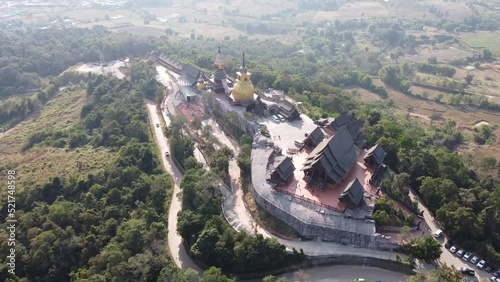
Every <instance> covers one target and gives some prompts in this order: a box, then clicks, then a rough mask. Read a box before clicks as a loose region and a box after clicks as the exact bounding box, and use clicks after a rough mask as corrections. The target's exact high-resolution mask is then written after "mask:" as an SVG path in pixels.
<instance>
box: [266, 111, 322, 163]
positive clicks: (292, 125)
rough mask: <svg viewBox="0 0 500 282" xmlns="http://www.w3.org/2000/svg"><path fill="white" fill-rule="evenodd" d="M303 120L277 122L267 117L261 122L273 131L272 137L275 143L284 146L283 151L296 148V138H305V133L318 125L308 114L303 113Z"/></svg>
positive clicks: (270, 131)
mask: <svg viewBox="0 0 500 282" xmlns="http://www.w3.org/2000/svg"><path fill="white" fill-rule="evenodd" d="M300 117H301V118H302V119H301V120H294V121H285V122H280V123H277V122H275V121H273V120H272V119H271V117H269V118H266V119H261V120H260V121H259V122H261V123H264V124H265V125H266V126H267V129H268V130H269V133H271V139H272V140H273V141H274V144H276V145H278V146H279V147H281V148H283V153H285V152H286V149H288V148H295V149H297V146H295V144H294V141H295V140H303V139H304V138H305V135H304V134H306V133H307V134H309V133H311V132H312V131H313V130H314V129H315V128H316V127H317V125H315V124H314V122H313V121H312V119H310V118H309V117H308V116H306V115H304V114H301V115H300Z"/></svg>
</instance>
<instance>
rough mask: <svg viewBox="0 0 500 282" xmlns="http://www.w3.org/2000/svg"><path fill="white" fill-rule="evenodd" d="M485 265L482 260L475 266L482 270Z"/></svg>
mask: <svg viewBox="0 0 500 282" xmlns="http://www.w3.org/2000/svg"><path fill="white" fill-rule="evenodd" d="M485 264H486V262H485V261H484V260H480V261H479V262H478V263H477V264H476V266H477V268H479V269H483V268H484V265H485Z"/></svg>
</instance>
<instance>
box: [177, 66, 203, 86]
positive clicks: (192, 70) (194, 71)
mask: <svg viewBox="0 0 500 282" xmlns="http://www.w3.org/2000/svg"><path fill="white" fill-rule="evenodd" d="M181 74H182V78H183V79H184V80H186V81H187V82H188V83H189V84H191V85H193V84H195V83H196V82H198V77H199V76H200V70H199V69H198V68H197V67H195V66H193V65H190V64H185V65H183V66H182V70H181Z"/></svg>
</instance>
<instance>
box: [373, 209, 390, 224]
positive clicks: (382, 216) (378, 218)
mask: <svg viewBox="0 0 500 282" xmlns="http://www.w3.org/2000/svg"><path fill="white" fill-rule="evenodd" d="M373 219H374V220H375V223H377V225H378V226H384V225H387V224H389V222H390V221H391V219H390V217H389V215H388V214H387V212H386V211H383V210H377V211H376V212H375V213H374V214H373Z"/></svg>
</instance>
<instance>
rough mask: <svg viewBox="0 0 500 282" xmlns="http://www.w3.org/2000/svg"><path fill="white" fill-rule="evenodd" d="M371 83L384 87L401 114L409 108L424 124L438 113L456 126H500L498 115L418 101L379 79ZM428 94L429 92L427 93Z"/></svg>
mask: <svg viewBox="0 0 500 282" xmlns="http://www.w3.org/2000/svg"><path fill="white" fill-rule="evenodd" d="M373 83H374V84H375V85H377V86H384V87H386V89H387V93H388V94H389V98H390V99H392V100H393V101H394V104H395V105H396V106H397V107H398V108H399V110H400V111H401V112H404V113H407V111H408V108H409V107H411V108H412V113H414V114H415V115H413V116H414V117H417V118H419V119H421V120H422V121H423V122H426V123H428V119H429V117H430V115H432V114H433V113H439V114H441V115H442V117H443V118H444V119H447V118H451V119H453V120H454V121H455V122H457V123H458V124H463V125H470V126H472V125H474V124H476V123H477V122H479V121H481V120H485V121H488V122H490V123H496V124H500V113H496V112H491V111H486V110H479V109H477V108H470V107H453V106H449V105H445V104H442V103H436V102H433V101H429V100H423V99H418V98H417V97H414V96H408V95H405V94H403V93H401V92H399V91H396V90H394V89H392V88H390V87H388V86H387V85H385V84H384V83H383V82H382V81H380V79H373ZM416 93H418V92H416ZM429 93H431V92H430V91H429ZM419 94H421V93H419ZM429 97H431V95H429Z"/></svg>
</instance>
